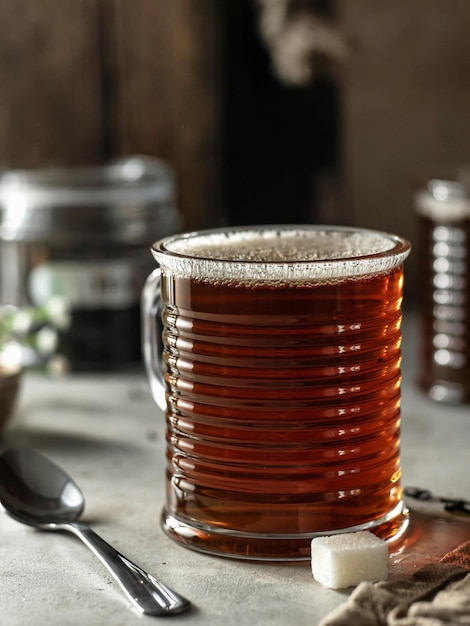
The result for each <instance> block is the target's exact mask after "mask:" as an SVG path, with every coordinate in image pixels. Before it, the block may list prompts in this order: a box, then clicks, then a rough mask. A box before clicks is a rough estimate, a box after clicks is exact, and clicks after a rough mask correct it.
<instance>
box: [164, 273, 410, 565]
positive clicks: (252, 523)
mask: <svg viewBox="0 0 470 626" xmlns="http://www.w3.org/2000/svg"><path fill="white" fill-rule="evenodd" d="M162 280H163V284H162V289H163V300H164V301H165V302H169V303H170V304H169V305H168V306H167V307H166V308H165V311H164V334H163V335H164V344H165V346H166V348H165V362H166V365H167V372H166V383H167V394H168V395H167V403H168V407H169V408H168V411H167V423H168V432H167V437H168V445H167V459H168V468H167V504H166V510H165V512H164V525H165V527H166V530H167V532H169V533H170V534H174V535H175V534H176V535H177V537H176V538H177V539H178V540H180V541H183V542H185V543H188V544H191V545H193V547H196V548H199V549H203V550H208V551H212V552H225V553H229V554H236V555H241V556H248V557H250V556H253V557H260V558H263V557H266V558H269V557H271V558H273V557H274V558H276V557H279V558H289V557H298V556H299V555H300V556H304V557H306V556H307V555H308V554H309V549H310V538H311V536H312V535H313V534H314V533H318V532H324V531H330V530H335V529H347V528H350V527H356V526H359V525H362V524H365V523H368V522H372V523H373V522H374V521H375V522H377V526H378V528H377V532H378V534H381V535H382V536H389V535H391V534H393V532H395V531H396V530H397V529H398V527H399V526H400V524H401V523H402V522H403V517H400V514H397V515H396V516H395V517H394V516H393V514H391V512H392V511H393V510H394V509H395V508H396V507H397V508H399V506H400V503H401V497H402V491H401V483H400V477H401V473H400V462H399V445H400V323H401V311H400V306H401V294H402V270H401V268H398V269H395V270H393V271H392V272H391V273H389V274H387V275H382V276H378V277H373V278H366V279H363V280H351V281H349V282H343V283H338V284H332V285H318V286H311V285H310V286H302V285H296V286H282V287H275V286H265V287H247V286H227V285H212V284H207V283H204V282H196V281H190V280H188V279H178V278H177V279H175V278H172V277H165V276H163V279H162ZM389 514H391V516H390V517H391V520H388V521H387V522H385V521H384V518H385V517H386V516H387V515H389ZM178 524H180V525H181V528H183V530H178V529H176V526H178ZM188 528H189V529H191V528H192V529H193V532H191V531H189V530H188ZM301 535H303V537H301ZM256 537H258V538H259V540H257V539H255V538H256Z"/></svg>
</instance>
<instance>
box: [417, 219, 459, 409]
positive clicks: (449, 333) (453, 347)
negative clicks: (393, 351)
mask: <svg viewBox="0 0 470 626" xmlns="http://www.w3.org/2000/svg"><path fill="white" fill-rule="evenodd" d="M419 220H420V221H419V226H420V228H419V233H420V241H419V259H420V284H421V294H420V307H421V318H420V321H421V324H420V328H421V333H422V336H421V367H420V385H421V386H422V387H423V388H424V389H425V390H426V391H428V392H429V393H430V395H431V397H433V399H435V400H440V401H444V402H450V403H460V402H470V220H464V221H463V222H460V223H456V224H447V225H446V224H437V223H435V222H434V221H432V220H431V219H429V218H427V217H420V218H419Z"/></svg>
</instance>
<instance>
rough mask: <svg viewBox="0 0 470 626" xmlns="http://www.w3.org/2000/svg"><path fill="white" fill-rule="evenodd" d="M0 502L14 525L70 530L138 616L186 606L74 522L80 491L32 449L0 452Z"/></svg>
mask: <svg viewBox="0 0 470 626" xmlns="http://www.w3.org/2000/svg"><path fill="white" fill-rule="evenodd" d="M0 502H1V503H2V504H3V506H4V507H5V509H6V511H7V513H8V514H9V515H10V516H11V517H12V518H14V519H15V520H17V521H18V522H21V523H23V524H27V525H29V526H34V527H35V528H39V529H41V530H64V531H69V532H71V533H73V534H74V535H76V536H77V537H79V538H80V539H81V540H82V541H83V542H84V543H85V545H87V546H88V547H89V548H90V549H91V550H92V551H93V552H94V554H95V555H96V556H97V557H98V558H99V559H100V560H101V562H102V563H103V564H104V565H105V566H106V567H107V568H108V570H109V571H110V572H111V574H112V575H113V576H114V578H115V579H116V580H117V582H118V583H119V584H120V586H121V588H122V589H123V591H124V592H125V594H126V596H127V597H128V599H129V600H130V601H131V602H132V604H133V606H134V607H135V608H137V609H138V610H139V611H141V612H142V613H145V614H146V615H154V616H159V615H171V614H173V613H181V612H182V611H186V610H188V609H189V608H190V607H191V603H190V602H189V600H187V599H186V598H184V597H183V596H181V595H179V594H178V593H176V592H175V591H172V590H171V589H169V588H168V587H167V586H166V585H164V584H163V583H161V582H159V581H157V580H156V579H155V578H154V577H153V576H151V575H150V574H147V573H146V572H144V570H142V569H141V568H140V567H139V566H138V565H135V563H132V562H131V561H130V560H129V559H128V558H127V557H125V556H123V555H122V554H120V553H119V552H117V551H116V550H115V549H114V548H113V547H112V546H110V545H109V544H108V543H107V542H106V541H104V539H102V538H101V537H100V536H99V535H97V534H96V533H95V532H94V531H93V530H91V528H89V527H88V526H86V525H85V524H83V523H79V522H78V521H77V520H78V519H79V517H80V515H81V514H82V513H83V510H84V508H85V498H84V496H83V493H82V492H81V490H80V488H79V487H78V485H77V484H76V483H75V482H74V481H73V480H72V478H70V476H69V475H68V474H67V473H66V472H64V471H63V470H62V468H60V467H59V466H57V465H56V464H55V463H53V462H52V461H51V460H50V459H49V458H48V457H46V456H44V455H43V454H41V453H39V452H37V451H36V450H32V449H28V448H10V449H7V450H5V451H4V452H2V453H1V454H0Z"/></svg>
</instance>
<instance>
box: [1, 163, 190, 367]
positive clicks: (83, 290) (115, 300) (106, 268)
mask: <svg viewBox="0 0 470 626" xmlns="http://www.w3.org/2000/svg"><path fill="white" fill-rule="evenodd" d="M180 226H181V220H180V215H179V213H178V211H177V208H176V199H175V182H174V176H173V172H172V169H171V168H170V166H169V165H168V164H167V163H165V162H163V161H161V160H157V159H154V158H151V157H144V156H133V157H129V158H125V159H120V160H117V161H113V162H111V163H107V164H104V165H103V166H96V167H80V168H56V169H43V170H34V171H31V170H10V171H5V172H3V174H2V175H1V176H0V299H1V302H2V303H8V304H15V305H22V304H32V305H34V306H41V305H44V304H45V303H46V302H47V301H48V300H50V299H51V298H52V297H53V296H62V297H64V298H66V300H67V302H68V304H69V307H70V311H71V324H70V327H69V329H68V330H67V331H65V332H63V333H61V337H60V346H59V349H60V351H61V353H62V354H64V355H65V356H66V358H67V359H68V361H69V364H70V367H71V369H72V370H76V371H84V370H100V369H103V370H110V369H122V368H123V367H127V366H129V365H134V364H136V363H138V362H140V360H141V355H140V294H141V290H142V286H143V283H144V280H145V278H146V276H147V274H148V272H149V267H151V265H152V259H151V255H150V252H149V248H150V245H151V244H152V243H153V241H155V240H156V239H158V238H160V237H161V236H166V235H168V234H172V233H173V232H175V231H177V230H178V229H179V228H180Z"/></svg>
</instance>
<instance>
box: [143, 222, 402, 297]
mask: <svg viewBox="0 0 470 626" xmlns="http://www.w3.org/2000/svg"><path fill="white" fill-rule="evenodd" d="M402 241H403V240H400V239H399V238H397V237H395V236H393V235H388V234H386V233H380V232H376V231H369V230H365V229H347V228H341V227H337V228H336V227H313V226H312V227H310V226H305V227H299V228H296V227H288V226H286V227H280V228H270V227H266V228H264V229H263V228H239V229H236V228H234V229H222V230H215V231H201V232H200V233H193V234H189V235H184V236H180V237H173V238H171V237H170V238H168V239H166V240H163V241H162V242H158V243H157V244H156V245H155V246H154V248H153V251H154V256H155V258H156V259H157V261H158V262H159V263H160V265H161V266H162V268H163V269H165V268H167V269H169V270H170V271H171V272H172V273H174V274H175V275H178V276H180V277H186V278H193V279H195V280H210V281H211V282H219V283H224V284H228V283H229V284H233V283H234V282H235V283H237V282H240V284H246V283H248V282H249V283H251V284H253V283H260V284H266V283H273V284H276V285H278V284H286V283H293V282H298V281H300V282H302V283H305V282H307V283H308V284H315V283H325V282H326V283H329V282H331V283H334V282H338V280H341V281H344V280H347V279H351V278H355V277H359V278H362V277H364V276H368V275H369V276H373V275H378V274H381V273H386V272H388V271H390V270H391V269H393V268H394V267H396V266H398V265H399V264H400V263H401V262H402V261H403V260H404V258H405V257H406V256H407V254H408V249H406V246H402V245H401V246H400V244H401V242H402ZM399 247H401V248H403V249H402V250H401V251H400V252H397V253H395V252H394V251H395V249H397V248H399Z"/></svg>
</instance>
